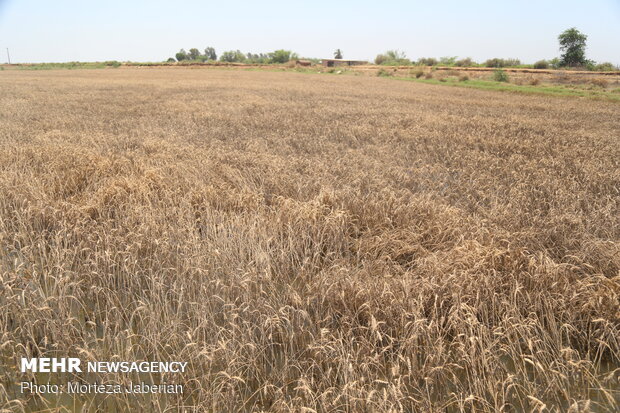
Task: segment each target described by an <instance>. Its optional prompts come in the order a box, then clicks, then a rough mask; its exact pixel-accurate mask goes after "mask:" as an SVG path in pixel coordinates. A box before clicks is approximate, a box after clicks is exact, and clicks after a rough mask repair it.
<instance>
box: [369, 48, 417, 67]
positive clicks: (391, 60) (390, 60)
mask: <svg viewBox="0 0 620 413" xmlns="http://www.w3.org/2000/svg"><path fill="white" fill-rule="evenodd" d="M375 64H377V65H386V66H406V65H410V64H411V60H409V59H407V56H406V55H405V53H404V52H399V51H398V50H388V51H387V52H385V53H381V54H378V55H377V57H375Z"/></svg>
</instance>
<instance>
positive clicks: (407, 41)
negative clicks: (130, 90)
mask: <svg viewBox="0 0 620 413" xmlns="http://www.w3.org/2000/svg"><path fill="white" fill-rule="evenodd" d="M569 27H576V28H577V29H578V30H580V31H581V32H583V33H585V34H587V35H588V48H587V51H586V55H587V57H588V58H589V59H593V60H595V61H597V62H603V61H610V62H612V63H614V64H616V65H620V0H588V1H585V0H579V1H577V0H561V1H560V0H538V1H531V0H520V1H516V0H514V1H513V0H493V1H490V0H467V1H453V0H442V1H431V0H422V1H418V0H409V1H405V0H383V1H377V0H373V1H366V0H355V1H350V0H331V1H327V0H311V1H297V0H286V1H285V0H261V1H257V0H254V1H236V0H227V1H222V0H219V1H197V0H177V1H160V0H148V1H147V0H105V1H94V0H54V1H50V0H45V1H43V0H0V62H6V60H7V56H6V48H8V49H9V52H10V57H11V62H13V63H26V62H32V63H34V62H66V61H103V60H119V61H127V60H131V61H162V60H166V59H167V58H168V57H171V56H174V54H175V53H176V52H177V51H178V50H179V49H181V48H185V49H186V50H188V49H190V48H192V47H196V48H198V49H200V50H201V51H202V50H204V48H205V47H207V46H211V47H214V48H215V49H216V51H217V52H218V55H219V54H220V53H221V52H223V51H225V50H236V49H239V50H241V51H242V52H244V53H247V52H252V53H260V52H270V51H273V50H276V49H288V50H292V51H295V52H297V53H298V54H299V55H300V56H304V57H316V58H328V57H332V56H333V52H334V50H336V49H337V48H339V49H341V50H342V51H343V53H344V58H345V59H360V60H373V59H374V57H375V56H376V55H377V54H379V53H382V52H384V51H386V50H390V49H396V50H400V51H403V52H405V54H406V55H407V57H409V58H411V59H417V58H420V57H442V56H459V57H471V58H473V59H474V60H476V61H484V60H486V59H488V58H493V57H502V58H519V59H520V60H521V61H522V62H523V63H533V62H535V61H537V60H540V59H550V58H553V57H557V56H559V54H560V52H559V50H558V41H557V37H558V34H560V33H561V32H562V31H563V30H565V29H567V28H569Z"/></svg>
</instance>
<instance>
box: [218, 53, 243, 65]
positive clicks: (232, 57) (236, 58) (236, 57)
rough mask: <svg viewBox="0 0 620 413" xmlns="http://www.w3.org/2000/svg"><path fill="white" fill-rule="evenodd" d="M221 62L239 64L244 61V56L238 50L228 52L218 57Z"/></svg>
mask: <svg viewBox="0 0 620 413" xmlns="http://www.w3.org/2000/svg"><path fill="white" fill-rule="evenodd" d="M220 61H221V62H228V63H241V62H244V61H245V55H244V54H243V53H241V51H240V50H228V51H226V52H224V53H222V55H221V56H220Z"/></svg>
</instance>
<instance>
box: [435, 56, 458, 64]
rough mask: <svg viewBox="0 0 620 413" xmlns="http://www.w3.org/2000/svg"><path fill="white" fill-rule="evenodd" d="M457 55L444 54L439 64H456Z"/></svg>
mask: <svg viewBox="0 0 620 413" xmlns="http://www.w3.org/2000/svg"><path fill="white" fill-rule="evenodd" d="M456 58H457V56H444V57H441V58H440V59H439V64H440V65H442V66H454V63H455V62H456Z"/></svg>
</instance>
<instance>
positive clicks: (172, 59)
mask: <svg viewBox="0 0 620 413" xmlns="http://www.w3.org/2000/svg"><path fill="white" fill-rule="evenodd" d="M166 62H168V63H174V62H176V60H174V57H169V58H168V60H166Z"/></svg>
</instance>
